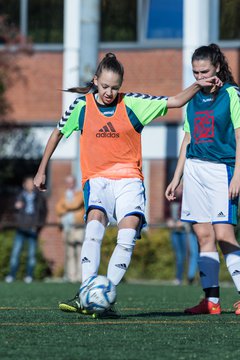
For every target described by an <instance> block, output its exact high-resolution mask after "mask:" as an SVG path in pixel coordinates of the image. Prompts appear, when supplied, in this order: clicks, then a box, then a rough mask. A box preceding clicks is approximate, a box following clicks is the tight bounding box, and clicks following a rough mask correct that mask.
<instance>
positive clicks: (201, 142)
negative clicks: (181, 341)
mask: <svg viewBox="0 0 240 360" xmlns="http://www.w3.org/2000/svg"><path fill="white" fill-rule="evenodd" d="M192 71H193V75H194V77H195V79H196V80H202V79H204V78H208V77H209V76H218V77H219V79H221V81H222V82H223V86H222V87H220V88H216V87H215V86H206V87H204V88H203V89H202V90H201V91H199V92H198V93H197V94H196V95H195V96H194V97H193V98H192V99H191V100H190V101H189V103H188V105H187V109H186V118H185V122H184V131H185V136H184V138H183V142H182V145H181V150H180V155H179V159H178V163H177V166H176V170H175V173H174V176H173V179H172V181H171V182H170V184H169V185H168V187H167V189H166V193H165V195H166V197H167V199H168V200H169V201H173V200H175V199H176V189H177V188H178V186H179V184H180V181H181V178H182V175H183V201H182V211H181V220H182V221H186V222H189V223H191V224H192V225H193V228H194V232H195V233H196V235H197V238H198V243H199V250H200V253H199V260H198V266H199V274H200V280H201V285H202V288H203V290H204V293H205V298H204V299H203V300H202V301H201V302H200V303H199V304H197V305H196V306H193V307H190V308H186V309H185V313H187V314H192V315H196V314H211V315H215V314H221V304H220V289H219V269H220V261H219V254H218V249H217V246H216V242H218V244H219V247H220V249H221V251H222V253H223V255H224V258H225V261H226V266H227V268H228V270H229V273H230V275H231V277H232V280H233V282H234V284H235V286H236V289H237V291H238V293H239V294H240V246H239V244H238V242H237V240H236V236H235V232H234V226H235V225H236V224H237V221H238V200H239V192H240V101H239V97H240V91H239V87H238V86H237V84H236V82H235V80H234V78H233V75H232V73H231V70H230V68H229V65H228V62H227V59H226V58H225V55H224V53H223V52H222V51H221V49H220V48H219V46H218V45H216V44H210V45H208V46H201V47H199V48H198V49H196V50H195V51H194V53H193V55H192ZM234 307H235V314H236V315H240V301H237V302H236V303H235V304H234Z"/></svg>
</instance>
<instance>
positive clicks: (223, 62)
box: [192, 44, 237, 85]
mask: <svg viewBox="0 0 240 360" xmlns="http://www.w3.org/2000/svg"><path fill="white" fill-rule="evenodd" d="M206 59H209V60H210V61H211V64H212V65H213V66H215V67H217V66H218V65H219V66H220V70H219V72H218V73H217V76H218V77H219V79H220V80H222V82H223V83H225V82H227V83H230V84H233V85H237V83H236V82H235V80H234V78H233V75H232V72H231V70H230V68H229V65H228V61H227V59H226V57H225V55H224V54H223V52H222V51H221V49H220V48H219V46H218V45H216V44H210V45H208V46H201V47H199V48H198V49H196V50H195V51H194V53H193V55H192V63H193V61H195V60H206Z"/></svg>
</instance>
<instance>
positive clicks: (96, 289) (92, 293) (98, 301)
mask: <svg viewBox="0 0 240 360" xmlns="http://www.w3.org/2000/svg"><path fill="white" fill-rule="evenodd" d="M116 297H117V292H116V286H115V285H114V284H113V283H112V282H111V281H110V280H109V279H108V278H107V277H106V276H103V275H97V276H91V277H90V278H88V279H87V280H85V281H84V282H83V283H82V285H81V287H80V293H79V298H80V302H81V305H82V306H83V307H84V309H86V310H88V311H90V312H93V313H102V312H104V311H105V310H107V309H109V308H110V307H111V306H112V305H113V304H114V303H115V301H116Z"/></svg>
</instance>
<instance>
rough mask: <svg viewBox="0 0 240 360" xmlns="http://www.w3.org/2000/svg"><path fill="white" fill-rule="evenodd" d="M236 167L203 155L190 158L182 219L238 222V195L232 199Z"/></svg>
mask: <svg viewBox="0 0 240 360" xmlns="http://www.w3.org/2000/svg"><path fill="white" fill-rule="evenodd" d="M233 171H234V168H232V167H230V166H227V165H225V164H218V163H214V162H209V161H202V160H199V159H186V162H185V166H184V173H183V200H182V211H181V220H182V221H188V222H197V223H205V222H206V223H212V224H217V223H227V224H233V225H236V224H237V213H238V198H236V199H234V200H230V199H229V195H228V191H229V185H230V181H231V179H232V176H233Z"/></svg>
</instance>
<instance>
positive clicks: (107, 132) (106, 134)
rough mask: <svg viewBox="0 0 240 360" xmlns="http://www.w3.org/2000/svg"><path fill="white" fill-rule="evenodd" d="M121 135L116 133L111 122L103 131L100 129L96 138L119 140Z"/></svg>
mask: <svg viewBox="0 0 240 360" xmlns="http://www.w3.org/2000/svg"><path fill="white" fill-rule="evenodd" d="M119 136H120V134H119V133H118V132H116V130H115V128H114V126H113V124H112V123H111V122H110V121H109V122H107V124H106V125H104V126H103V127H102V128H101V129H99V131H98V133H97V134H96V137H98V138H119Z"/></svg>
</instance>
